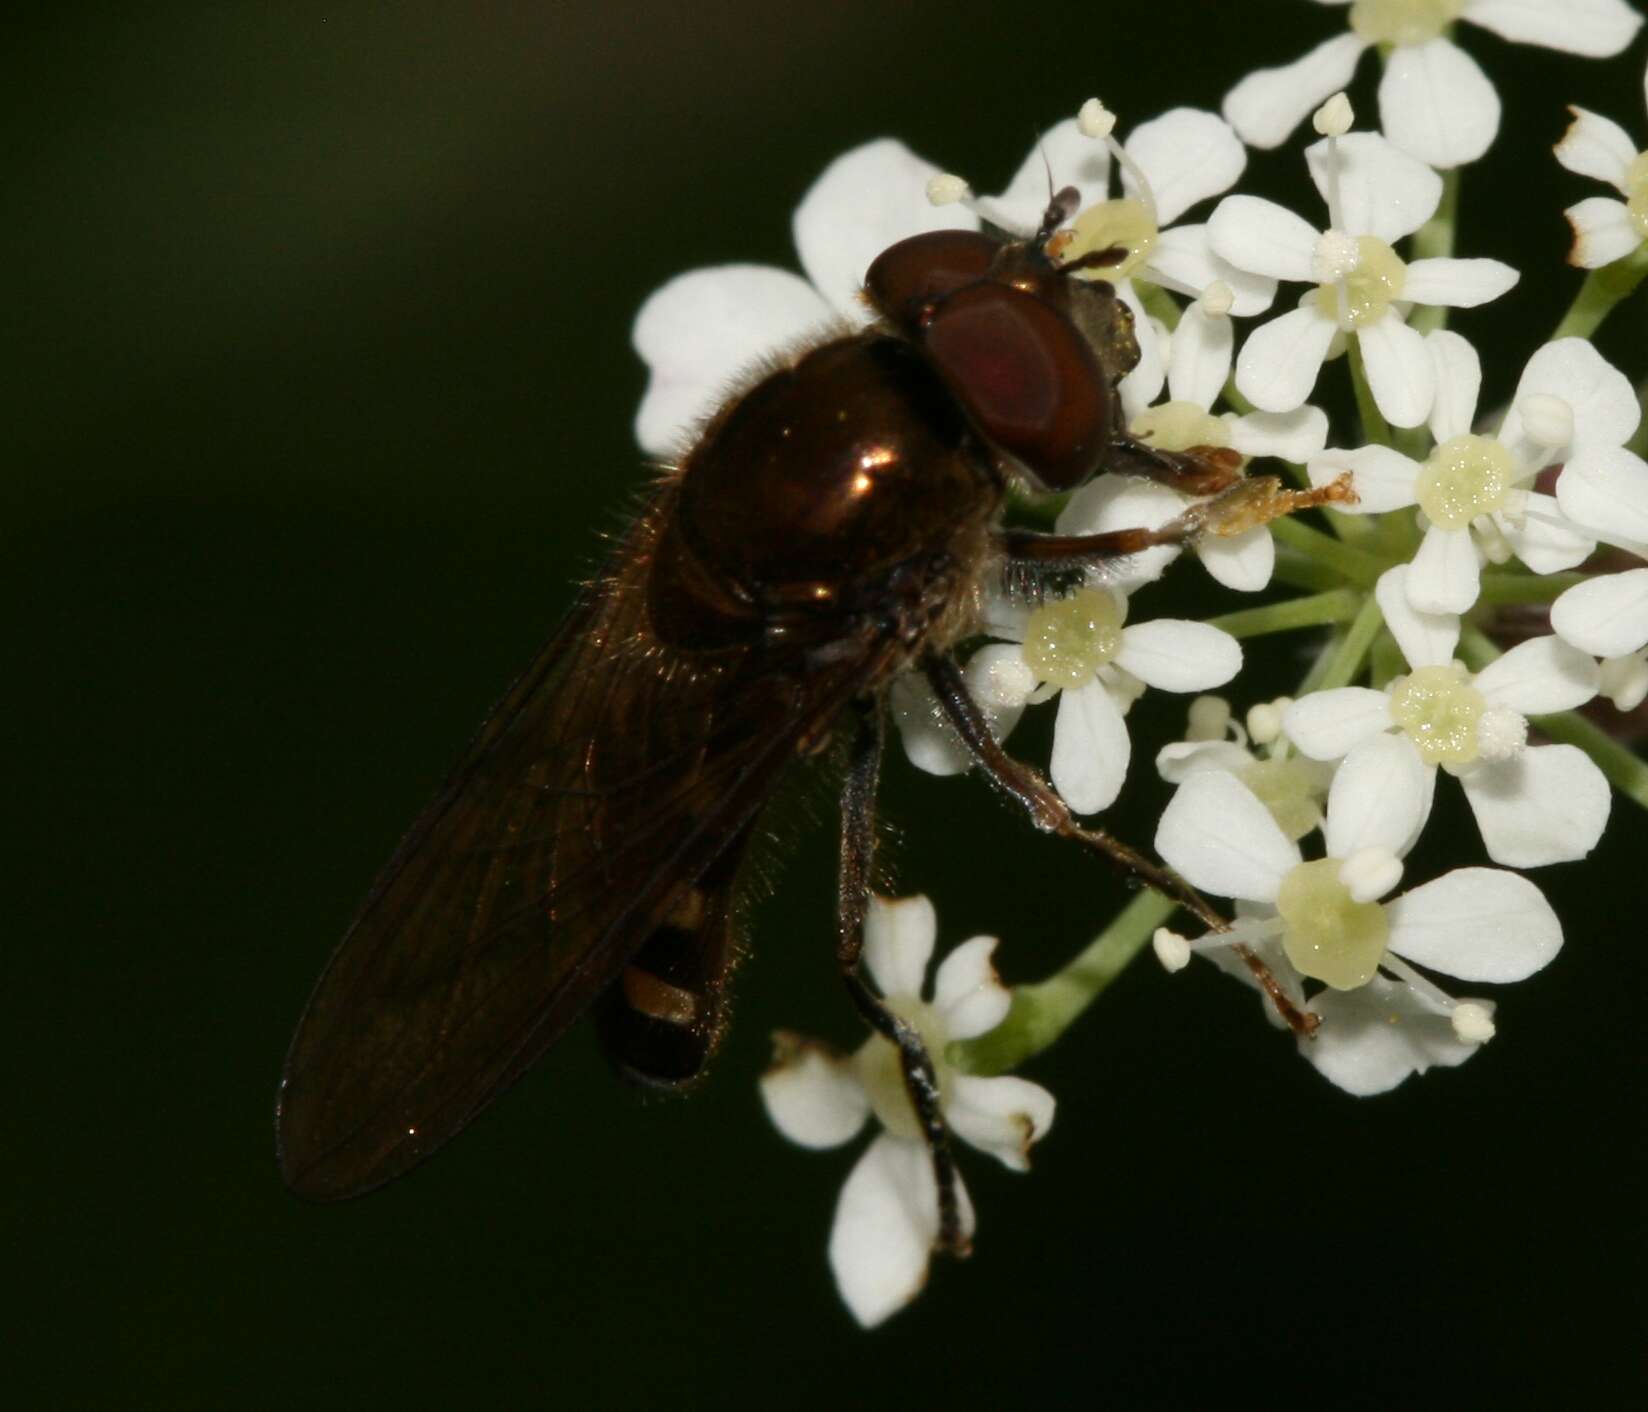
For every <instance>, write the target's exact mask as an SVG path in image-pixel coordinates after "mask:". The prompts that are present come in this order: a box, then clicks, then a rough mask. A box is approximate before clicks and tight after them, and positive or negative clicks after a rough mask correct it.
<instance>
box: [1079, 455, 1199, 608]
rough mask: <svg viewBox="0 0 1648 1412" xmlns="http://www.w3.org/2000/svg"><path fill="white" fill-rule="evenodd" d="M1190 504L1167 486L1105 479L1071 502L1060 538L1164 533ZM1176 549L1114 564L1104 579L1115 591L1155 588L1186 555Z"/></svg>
mask: <svg viewBox="0 0 1648 1412" xmlns="http://www.w3.org/2000/svg"><path fill="white" fill-rule="evenodd" d="M1184 507H1185V502H1184V498H1183V497H1182V496H1180V495H1179V494H1177V493H1176V492H1174V491H1171V490H1169V489H1168V488H1167V487H1166V486H1165V485H1158V484H1156V482H1154V481H1147V480H1141V479H1138V478H1136V477H1134V476H1115V475H1103V476H1099V477H1097V478H1096V479H1094V480H1091V481H1089V482H1088V483H1087V484H1086V485H1084V486H1083V487H1082V488H1081V489H1080V490H1078V491H1077V492H1076V493H1075V494H1074V495H1072V496H1071V497H1070V499H1069V501H1068V502H1066V504H1065V507H1064V509H1063V510H1062V511H1061V512H1060V513H1059V518H1058V520H1057V521H1056V522H1055V525H1054V527H1055V529H1056V530H1057V531H1058V533H1060V534H1105V533H1107V532H1108V531H1110V530H1121V529H1160V528H1161V526H1163V525H1165V524H1166V523H1167V522H1168V521H1169V520H1173V519H1177V518H1178V517H1179V516H1180V515H1181V514H1183V513H1184ZM1180 552H1181V551H1180V549H1179V546H1178V545H1176V544H1159V545H1157V546H1156V547H1155V548H1152V549H1146V550H1144V551H1143V552H1142V553H1139V554H1130V555H1129V556H1128V557H1127V559H1126V560H1125V561H1123V562H1120V563H1110V564H1106V565H1104V567H1103V570H1102V571H1101V573H1100V574H1099V575H1098V577H1099V578H1100V579H1101V581H1102V582H1104V583H1106V584H1108V585H1111V586H1113V587H1122V588H1128V587H1134V586H1137V585H1138V584H1141V583H1150V582H1153V581H1154V580H1156V579H1159V578H1160V577H1161V576H1162V573H1163V571H1164V570H1165V569H1166V568H1167V566H1168V565H1169V564H1171V563H1172V562H1173V561H1174V560H1175V559H1177V558H1178V557H1179V554H1180Z"/></svg>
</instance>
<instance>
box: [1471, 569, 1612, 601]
mask: <svg viewBox="0 0 1648 1412" xmlns="http://www.w3.org/2000/svg"><path fill="white" fill-rule="evenodd" d="M1590 577H1591V575H1590V574H1483V575H1482V591H1481V593H1480V594H1479V595H1478V596H1477V600H1476V601H1477V602H1478V603H1549V602H1551V601H1552V600H1553V599H1555V598H1557V597H1559V596H1560V595H1562V594H1564V593H1566V592H1567V591H1568V590H1569V589H1570V588H1572V587H1573V586H1574V585H1575V584H1580V583H1584V582H1585V581H1586V580H1587V579H1589V578H1590Z"/></svg>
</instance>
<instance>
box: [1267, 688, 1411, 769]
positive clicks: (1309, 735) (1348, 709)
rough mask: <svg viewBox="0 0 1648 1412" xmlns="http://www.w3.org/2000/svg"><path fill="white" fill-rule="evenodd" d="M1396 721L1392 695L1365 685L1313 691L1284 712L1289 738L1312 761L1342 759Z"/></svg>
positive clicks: (1284, 728)
mask: <svg viewBox="0 0 1648 1412" xmlns="http://www.w3.org/2000/svg"><path fill="white" fill-rule="evenodd" d="M1393 724H1394V722H1393V721H1392V720H1391V713H1390V697H1389V696H1387V695H1386V694H1385V693H1384V692H1382V691H1374V690H1373V689H1372V688H1371V687H1365V686H1341V687H1335V688H1334V689H1333V690H1331V691H1313V692H1311V693H1310V695H1309V696H1301V697H1300V698H1299V699H1298V700H1297V701H1295V702H1294V703H1293V704H1292V705H1291V706H1289V707H1288V708H1287V710H1286V711H1284V712H1283V713H1282V729H1283V731H1285V732H1286V734H1287V738H1288V739H1289V740H1291V741H1292V742H1293V743H1294V744H1295V745H1297V746H1298V747H1299V749H1300V750H1301V751H1303V752H1304V753H1305V754H1306V755H1308V756H1310V758H1311V759H1312V760H1338V759H1341V758H1342V757H1343V756H1346V755H1348V754H1350V752H1351V751H1352V750H1354V749H1355V748H1356V747H1357V746H1358V745H1360V744H1361V743H1362V742H1363V741H1364V740H1367V739H1369V738H1370V737H1372V736H1376V735H1378V734H1379V733H1380V732H1382V731H1388V730H1389V729H1390V728H1391V726H1392V725H1393Z"/></svg>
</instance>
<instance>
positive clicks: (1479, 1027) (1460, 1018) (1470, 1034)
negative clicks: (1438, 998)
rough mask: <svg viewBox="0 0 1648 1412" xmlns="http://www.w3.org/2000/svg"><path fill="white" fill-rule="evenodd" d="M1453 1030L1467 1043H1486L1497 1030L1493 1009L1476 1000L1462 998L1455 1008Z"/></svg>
mask: <svg viewBox="0 0 1648 1412" xmlns="http://www.w3.org/2000/svg"><path fill="white" fill-rule="evenodd" d="M1453 1032H1454V1033H1455V1034H1456V1035H1458V1036H1459V1037H1460V1039H1462V1040H1464V1041H1465V1043H1466V1044H1486V1043H1487V1042H1488V1041H1489V1040H1490V1039H1492V1038H1493V1037H1494V1035H1495V1034H1496V1033H1497V1031H1496V1030H1495V1028H1494V1022H1493V1011H1492V1010H1490V1009H1489V1008H1488V1007H1487V1006H1486V1005H1483V1004H1482V1003H1481V1002H1479V1001H1476V1000H1461V1001H1460V1002H1459V1004H1457V1005H1456V1006H1454V1010H1453Z"/></svg>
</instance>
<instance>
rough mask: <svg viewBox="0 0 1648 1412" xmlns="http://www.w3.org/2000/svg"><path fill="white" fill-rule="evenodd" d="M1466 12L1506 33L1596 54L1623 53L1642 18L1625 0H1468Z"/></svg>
mask: <svg viewBox="0 0 1648 1412" xmlns="http://www.w3.org/2000/svg"><path fill="white" fill-rule="evenodd" d="M1464 18H1466V19H1467V20H1470V21H1471V23H1472V24H1479V25H1481V26H1482V28H1483V29H1489V30H1492V31H1493V32H1494V33H1495V34H1497V35H1498V36H1499V37H1500V38H1501V39H1510V40H1514V41H1515V42H1516V43H1518V44H1539V45H1543V46H1544V47H1545V48H1546V49H1560V50H1561V51H1562V52H1563V53H1564V54H1584V55H1586V56H1588V57H1590V58H1593V59H1606V58H1608V57H1609V56H1610V55H1613V54H1617V53H1619V51H1620V50H1622V49H1624V48H1625V47H1626V45H1628V44H1629V43H1630V42H1631V40H1632V39H1633V38H1634V37H1635V36H1636V32H1637V27H1638V26H1639V25H1640V24H1641V23H1642V17H1641V16H1640V15H1638V14H1637V13H1636V12H1635V11H1634V10H1633V9H1632V8H1631V7H1630V6H1629V5H1627V4H1626V3H1625V0H1561V3H1560V4H1552V3H1551V0H1468V3H1467V4H1466V6H1465V13H1464Z"/></svg>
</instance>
